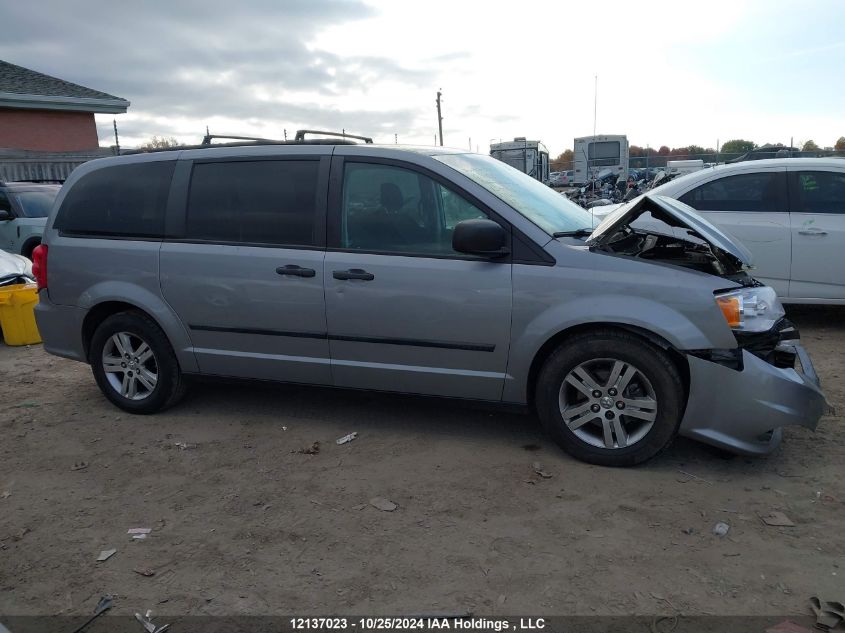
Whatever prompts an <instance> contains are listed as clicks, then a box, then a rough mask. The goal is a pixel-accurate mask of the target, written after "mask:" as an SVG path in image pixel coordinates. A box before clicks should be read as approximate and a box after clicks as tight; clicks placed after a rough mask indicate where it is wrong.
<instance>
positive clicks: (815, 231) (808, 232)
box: [798, 229, 827, 235]
mask: <svg viewBox="0 0 845 633" xmlns="http://www.w3.org/2000/svg"><path fill="white" fill-rule="evenodd" d="M798 235H827V231H822V230H821V229H804V230H803V231H798Z"/></svg>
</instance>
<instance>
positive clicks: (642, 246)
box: [599, 226, 754, 285]
mask: <svg viewBox="0 0 845 633" xmlns="http://www.w3.org/2000/svg"><path fill="white" fill-rule="evenodd" d="M690 237H691V238H692V239H688V240H687V239H680V238H677V237H674V236H672V235H664V234H661V233H655V232H651V231H646V230H636V229H632V228H630V227H628V226H625V227H621V228H620V230H619V231H618V232H617V233H616V235H614V236H613V238H611V239H610V240H609V241H608V242H607V243H605V244H603V245H602V246H601V247H600V249H599V250H603V251H605V252H610V253H615V254H618V255H626V256H628V257H634V258H637V259H644V260H648V261H655V262H663V263H667V264H674V265H676V266H683V267H684V268H691V269H693V270H698V271H700V272H704V273H709V274H711V275H717V276H719V277H729V278H730V279H731V280H732V281H736V282H737V283H740V284H742V285H754V283H746V281H747V282H753V279H752V278H751V277H750V276H749V275H748V274H747V273H746V272H745V271H744V270H743V266H742V263H741V262H739V261H738V260H736V258H734V257H731V256H730V255H728V254H727V253H724V252H723V251H720V250H719V249H716V248H714V247H713V246H711V245H710V244H708V243H707V242H705V241H704V240H700V239H696V238H695V237H694V236H692V235H690Z"/></svg>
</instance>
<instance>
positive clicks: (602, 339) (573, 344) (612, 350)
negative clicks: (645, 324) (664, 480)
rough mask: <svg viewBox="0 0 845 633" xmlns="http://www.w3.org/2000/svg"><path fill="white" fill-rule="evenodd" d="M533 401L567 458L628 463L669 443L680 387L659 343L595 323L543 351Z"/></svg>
mask: <svg viewBox="0 0 845 633" xmlns="http://www.w3.org/2000/svg"><path fill="white" fill-rule="evenodd" d="M535 403H536V407H537V414H538V415H539V417H540V421H541V422H542V423H543V426H544V427H545V429H546V431H548V433H549V434H550V435H551V436H552V438H553V439H554V440H555V441H556V442H557V443H558V444H559V445H560V446H561V448H563V449H564V450H565V451H566V452H567V453H569V454H570V455H572V456H573V457H576V458H577V459H580V460H582V461H585V462H589V463H591V464H599V465H602V466H633V465H635V464H639V463H642V462H644V461H647V460H649V459H651V458H652V457H654V456H655V455H657V454H658V453H660V452H661V451H663V450H665V449H666V448H667V447H668V446H669V444H671V442H672V440H673V439H674V437H675V435H676V433H677V430H678V426H679V425H680V420H681V413H682V410H683V404H684V388H683V383H682V382H681V377H680V375H679V373H678V370H677V368H676V367H675V365H674V363H673V362H672V359H671V358H669V356H668V355H667V354H666V352H664V351H663V350H661V349H660V348H658V347H656V346H655V345H652V344H651V343H649V342H647V341H645V340H643V339H641V338H639V337H637V336H635V335H633V334H629V333H627V332H623V331H618V330H611V329H606V330H595V331H592V332H586V333H582V334H577V335H575V336H573V337H572V338H569V339H567V340H566V341H565V342H564V343H563V344H562V345H561V346H560V347H559V348H558V349H557V350H556V351H554V352H553V353H552V355H551V356H549V358H548V359H547V360H546V362H545V364H544V365H543V368H542V370H541V371H540V374H539V376H538V379H537V387H536V394H535Z"/></svg>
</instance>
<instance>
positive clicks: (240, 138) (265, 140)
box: [201, 134, 285, 145]
mask: <svg viewBox="0 0 845 633" xmlns="http://www.w3.org/2000/svg"><path fill="white" fill-rule="evenodd" d="M215 138H228V139H232V140H236V141H256V142H258V143H284V142H285V141H280V140H278V139H273V138H260V137H258V136H232V135H230V134H206V135H205V136H203V137H202V143H201V145H211V140H212V139H215Z"/></svg>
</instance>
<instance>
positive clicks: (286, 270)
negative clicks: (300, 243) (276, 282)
mask: <svg viewBox="0 0 845 633" xmlns="http://www.w3.org/2000/svg"><path fill="white" fill-rule="evenodd" d="M276 273H277V274H279V275H290V276H292V277H313V276H314V275H316V274H317V273H316V272H315V271H314V269H313V268H303V267H302V266H297V265H296V264H288V265H287V266H279V267H278V268H277V269H276Z"/></svg>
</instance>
